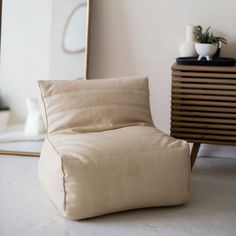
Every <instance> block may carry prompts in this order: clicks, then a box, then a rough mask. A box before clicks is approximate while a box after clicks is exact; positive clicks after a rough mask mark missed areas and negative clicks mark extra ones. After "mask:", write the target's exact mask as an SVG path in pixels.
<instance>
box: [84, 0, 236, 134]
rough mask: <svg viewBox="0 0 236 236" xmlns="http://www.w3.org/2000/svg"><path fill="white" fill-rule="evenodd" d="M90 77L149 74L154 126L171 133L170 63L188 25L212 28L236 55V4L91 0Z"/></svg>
mask: <svg viewBox="0 0 236 236" xmlns="http://www.w3.org/2000/svg"><path fill="white" fill-rule="evenodd" d="M92 3H93V12H92V13H93V14H92V35H91V48H90V51H91V54H90V65H89V72H90V73H89V74H90V77H91V78H101V77H109V76H121V75H134V74H146V75H149V77H150V92H151V109H152V115H153V119H154V121H155V124H156V125H157V126H158V127H160V128H161V129H162V130H163V131H165V132H169V124H170V95H171V92H170V88H171V76H170V75H171V69H170V66H171V64H173V63H174V61H175V58H176V57H177V56H178V49H179V45H180V44H181V42H182V41H184V38H185V26H186V25H187V24H200V25H203V26H212V28H213V29H215V31H216V33H218V34H220V35H223V36H224V37H226V38H227V39H228V41H229V46H227V47H225V48H223V55H224V56H230V57H236V30H235V26H236V12H235V10H236V1H235V0H225V1H222V0H209V1H206V0H197V1H196V0H178V1H173V0H119V1H118V0H99V1H96V0H93V2H92Z"/></svg>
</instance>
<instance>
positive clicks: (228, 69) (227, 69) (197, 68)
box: [171, 63, 236, 73]
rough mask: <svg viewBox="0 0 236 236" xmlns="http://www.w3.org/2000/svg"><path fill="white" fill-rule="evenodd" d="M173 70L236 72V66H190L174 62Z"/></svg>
mask: <svg viewBox="0 0 236 236" xmlns="http://www.w3.org/2000/svg"><path fill="white" fill-rule="evenodd" d="M171 69H172V70H184V71H212V72H232V73H236V66H190V65H178V64H176V63H175V64H173V65H172V67H171Z"/></svg>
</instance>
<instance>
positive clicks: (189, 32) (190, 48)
mask: <svg viewBox="0 0 236 236" xmlns="http://www.w3.org/2000/svg"><path fill="white" fill-rule="evenodd" d="M193 32H194V26H193V25H187V27H186V40H185V41H184V42H183V43H182V44H181V45H180V48H179V54H180V56H181V57H196V56H197V52H196V50H195V42H194V35H193Z"/></svg>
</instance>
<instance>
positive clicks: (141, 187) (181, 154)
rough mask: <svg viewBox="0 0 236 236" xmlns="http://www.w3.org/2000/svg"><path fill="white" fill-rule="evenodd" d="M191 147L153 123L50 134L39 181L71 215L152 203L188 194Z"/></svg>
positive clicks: (174, 201) (173, 202)
mask: <svg viewBox="0 0 236 236" xmlns="http://www.w3.org/2000/svg"><path fill="white" fill-rule="evenodd" d="M189 166H190V163H189V147H188V144H187V143H186V142H185V141H182V140H177V139H174V138H171V137H169V136H168V135H166V134H164V133H162V132H161V131H159V130H158V129H156V128H154V127H152V126H149V125H143V126H142V125H138V126H130V127H123V128H119V129H113V130H105V131H101V132H89V133H78V132H76V131H75V130H73V129H66V130H61V131H59V132H54V133H52V134H49V135H48V137H47V138H46V140H45V143H44V147H43V150H42V153H41V159H40V165H39V179H40V181H41V182H42V185H43V187H44V188H45V189H46V191H47V192H48V194H49V196H50V197H51V199H52V200H53V202H54V203H55V205H56V206H57V208H58V209H59V211H60V212H61V213H62V214H63V215H64V216H66V217H68V218H70V219H84V218H89V217H94V216H98V215H103V214H108V213H111V212H117V211H123V210H129V209H134V208H146V207H154V206H167V205H178V204H182V203H184V202H186V201H187V199H188V197H189V177H190V168H189Z"/></svg>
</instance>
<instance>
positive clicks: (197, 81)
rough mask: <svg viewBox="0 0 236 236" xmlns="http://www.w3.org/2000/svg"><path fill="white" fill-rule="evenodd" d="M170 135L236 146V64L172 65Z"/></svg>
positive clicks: (191, 140)
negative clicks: (212, 65)
mask: <svg viewBox="0 0 236 236" xmlns="http://www.w3.org/2000/svg"><path fill="white" fill-rule="evenodd" d="M171 136H173V137H176V138H180V139H185V140H187V141H189V142H193V143H208V144H223V145H236V67H210V66H182V65H176V64H174V65H173V66H172V102H171Z"/></svg>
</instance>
